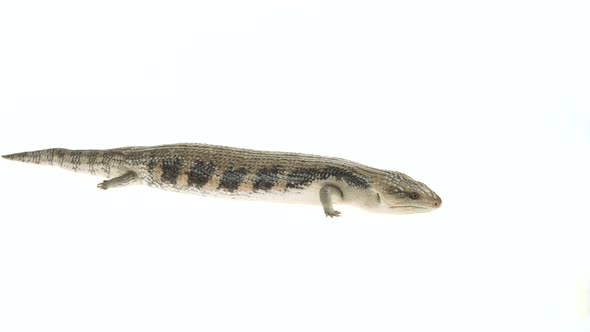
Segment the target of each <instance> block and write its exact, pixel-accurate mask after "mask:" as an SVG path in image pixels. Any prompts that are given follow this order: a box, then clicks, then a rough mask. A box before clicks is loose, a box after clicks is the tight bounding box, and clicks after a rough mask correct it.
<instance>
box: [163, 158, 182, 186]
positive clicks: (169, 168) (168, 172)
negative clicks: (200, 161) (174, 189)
mask: <svg viewBox="0 0 590 332" xmlns="http://www.w3.org/2000/svg"><path fill="white" fill-rule="evenodd" d="M182 164H183V161H182V159H181V158H178V157H175V158H167V159H164V160H162V183H168V184H176V179H178V177H179V176H180V171H181V170H182Z"/></svg>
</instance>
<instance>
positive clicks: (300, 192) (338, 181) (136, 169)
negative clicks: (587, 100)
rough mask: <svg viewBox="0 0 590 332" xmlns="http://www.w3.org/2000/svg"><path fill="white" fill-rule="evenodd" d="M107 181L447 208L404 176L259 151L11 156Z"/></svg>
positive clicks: (181, 148)
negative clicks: (95, 176)
mask: <svg viewBox="0 0 590 332" xmlns="http://www.w3.org/2000/svg"><path fill="white" fill-rule="evenodd" d="M3 157H4V158H6V159H10V160H17V161H22V162H28V163H35V164H44V165H54V166H59V167H61V168H64V169H69V170H73V171H76V172H82V173H88V174H92V175H98V176H103V177H105V178H107V179H108V180H105V181H103V182H101V183H99V184H98V188H100V189H105V190H106V189H110V188H114V187H120V186H124V185H128V184H135V183H143V184H147V185H149V186H152V187H157V188H160V189H164V190H172V191H179V192H195V193H201V194H205V195H229V196H232V197H243V198H248V199H264V200H281V201H285V202H299V203H312V204H313V203H316V204H317V203H320V204H321V205H322V207H323V209H324V213H325V214H326V216H330V217H335V216H339V215H340V212H338V211H336V210H335V209H334V208H333V202H334V201H336V202H342V203H345V204H351V205H355V206H357V207H361V208H365V209H369V210H372V211H376V212H387V213H415V212H427V211H430V210H432V209H436V208H438V207H440V205H441V203H442V201H441V199H440V197H439V196H438V195H437V194H436V193H434V191H432V190H431V189H430V188H428V187H427V186H426V185H425V184H423V183H421V182H419V181H416V180H414V179H412V178H411V177H409V176H407V175H405V174H404V173H400V172H394V171H387V170H381V169H377V168H373V167H369V166H365V165H363V164H359V163H356V162H352V161H349V160H346V159H341V158H331V157H322V156H316V155H309V154H301V153H286V152H271V151H258V150H250V149H240V148H232V147H224V146H216V145H207V144H173V145H161V146H153V147H124V148H117V149H109V150H67V149H61V148H56V149H47V150H39V151H31V152H21V153H15V154H10V155H5V156H3Z"/></svg>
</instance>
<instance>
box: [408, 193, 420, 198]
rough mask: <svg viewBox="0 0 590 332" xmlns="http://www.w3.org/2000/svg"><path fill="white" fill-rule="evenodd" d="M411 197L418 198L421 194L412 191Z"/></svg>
mask: <svg viewBox="0 0 590 332" xmlns="http://www.w3.org/2000/svg"><path fill="white" fill-rule="evenodd" d="M410 198H411V199H418V198H420V194H418V193H417V192H411V193H410Z"/></svg>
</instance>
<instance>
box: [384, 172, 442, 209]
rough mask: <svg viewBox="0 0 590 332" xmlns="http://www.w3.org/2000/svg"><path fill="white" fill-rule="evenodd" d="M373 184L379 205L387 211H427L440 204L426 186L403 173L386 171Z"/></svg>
mask: <svg viewBox="0 0 590 332" xmlns="http://www.w3.org/2000/svg"><path fill="white" fill-rule="evenodd" d="M374 185H375V189H376V191H377V194H378V196H379V198H380V202H381V205H382V207H383V209H384V210H386V211H387V212H391V213H418V212H428V211H431V210H434V209H437V208H439V207H440V206H441V204H442V200H441V199H440V197H439V196H438V195H437V194H436V193H435V192H434V191H432V190H431V189H430V188H428V186H426V185H425V184H424V183H422V182H419V181H416V180H414V179H412V178H411V177H409V176H407V175H406V174H403V173H399V172H388V174H387V175H386V176H384V177H380V181H378V182H377V183H375V184H374Z"/></svg>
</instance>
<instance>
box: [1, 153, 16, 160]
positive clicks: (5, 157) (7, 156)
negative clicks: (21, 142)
mask: <svg viewBox="0 0 590 332" xmlns="http://www.w3.org/2000/svg"><path fill="white" fill-rule="evenodd" d="M16 155H17V154H16V153H15V154H5V155H3V156H2V158H4V159H8V160H14V159H15V158H16Z"/></svg>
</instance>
